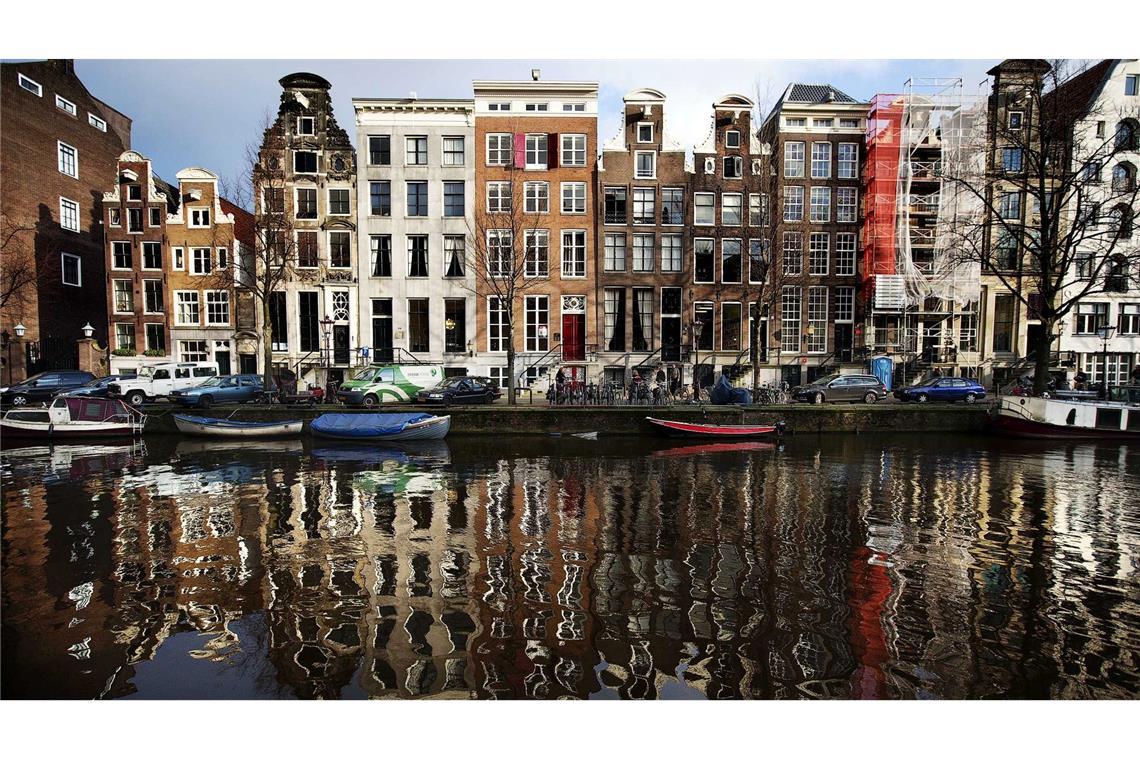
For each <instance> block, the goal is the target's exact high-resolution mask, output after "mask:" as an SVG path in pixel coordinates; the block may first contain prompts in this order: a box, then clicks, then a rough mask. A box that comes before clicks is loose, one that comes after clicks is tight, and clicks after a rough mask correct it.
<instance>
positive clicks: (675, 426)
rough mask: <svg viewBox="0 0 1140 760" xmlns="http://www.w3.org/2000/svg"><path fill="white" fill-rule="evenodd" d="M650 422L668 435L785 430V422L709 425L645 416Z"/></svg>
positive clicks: (719, 435) (708, 435)
mask: <svg viewBox="0 0 1140 760" xmlns="http://www.w3.org/2000/svg"><path fill="white" fill-rule="evenodd" d="M645 419H646V420H647V421H648V422H649V424H651V425H653V426H654V427H655V428H657V429H658V430H660V431H662V432H664V433H666V434H667V435H677V436H683V437H687V438H723V439H737V438H758V437H761V436H766V435H773V434H776V435H779V434H782V433H783V432H784V423H782V422H777V423H776V424H775V425H709V424H704V423H699V422H678V421H676V420H658V419H654V418H653V417H646V418H645Z"/></svg>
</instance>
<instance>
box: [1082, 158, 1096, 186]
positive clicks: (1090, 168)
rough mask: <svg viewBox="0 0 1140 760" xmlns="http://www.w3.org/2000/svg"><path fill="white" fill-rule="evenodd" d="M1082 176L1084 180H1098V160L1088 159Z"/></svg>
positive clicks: (1092, 181)
mask: <svg viewBox="0 0 1140 760" xmlns="http://www.w3.org/2000/svg"><path fill="white" fill-rule="evenodd" d="M1082 177H1083V179H1084V181H1085V182H1089V183H1094V182H1100V161H1090V162H1089V163H1087V164H1085V169H1084V172H1083V173H1082Z"/></svg>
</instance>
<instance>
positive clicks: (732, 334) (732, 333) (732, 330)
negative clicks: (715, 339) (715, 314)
mask: <svg viewBox="0 0 1140 760" xmlns="http://www.w3.org/2000/svg"><path fill="white" fill-rule="evenodd" d="M741 313H742V311H741V308H740V303H739V302H738V301H729V302H728V303H722V304H721V305H720V350H721V351H739V350H740V317H741Z"/></svg>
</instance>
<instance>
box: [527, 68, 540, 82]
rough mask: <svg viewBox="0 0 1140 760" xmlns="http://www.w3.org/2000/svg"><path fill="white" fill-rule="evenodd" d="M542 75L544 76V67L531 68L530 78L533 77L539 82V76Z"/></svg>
mask: <svg viewBox="0 0 1140 760" xmlns="http://www.w3.org/2000/svg"><path fill="white" fill-rule="evenodd" d="M541 76H542V69H531V70H530V78H531V79H533V80H534V81H536V82H537V81H538V78H539V77H541Z"/></svg>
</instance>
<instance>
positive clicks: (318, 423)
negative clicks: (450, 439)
mask: <svg viewBox="0 0 1140 760" xmlns="http://www.w3.org/2000/svg"><path fill="white" fill-rule="evenodd" d="M432 416H433V415H431V414H423V413H422V412H421V413H419V414H322V415H321V416H320V417H317V418H316V419H315V420H313V422H312V424H311V425H310V426H309V427H310V428H311V429H312V430H313V432H315V433H321V434H323V435H335V436H338V437H340V438H375V437H377V436H382V435H392V434H394V433H399V432H400V431H401V430H403V429H404V426H406V425H407V424H408V423H411V422H422V421H423V420H427V419H431V418H432Z"/></svg>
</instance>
